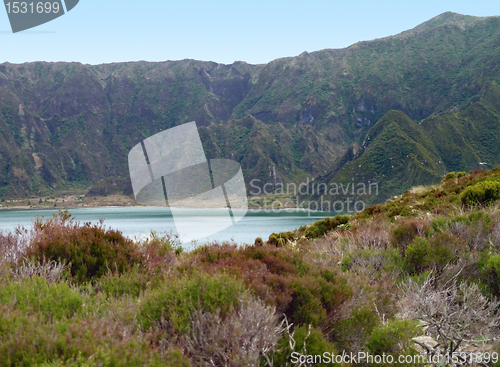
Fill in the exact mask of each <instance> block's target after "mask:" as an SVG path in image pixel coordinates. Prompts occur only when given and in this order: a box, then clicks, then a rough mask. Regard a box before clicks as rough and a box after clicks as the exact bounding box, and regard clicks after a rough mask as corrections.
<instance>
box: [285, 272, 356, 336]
mask: <svg viewBox="0 0 500 367" xmlns="http://www.w3.org/2000/svg"><path fill="white" fill-rule="evenodd" d="M290 285H291V288H292V289H293V295H292V302H291V304H290V307H289V309H288V310H287V312H286V313H287V314H288V315H289V316H290V317H291V320H292V322H293V323H294V325H309V324H311V325H313V326H320V325H322V324H324V323H325V322H327V320H328V317H327V316H328V315H329V314H331V313H333V312H334V311H335V310H337V309H338V307H339V306H340V305H341V304H342V303H343V302H345V301H346V300H347V299H349V298H350V297H351V295H352V290H351V288H350V287H349V286H348V285H347V282H346V281H345V279H344V278H342V277H340V276H339V275H337V274H333V273H332V272H330V271H323V272H321V273H320V274H310V275H307V276H301V277H295V278H293V279H292V280H291V282H290Z"/></svg>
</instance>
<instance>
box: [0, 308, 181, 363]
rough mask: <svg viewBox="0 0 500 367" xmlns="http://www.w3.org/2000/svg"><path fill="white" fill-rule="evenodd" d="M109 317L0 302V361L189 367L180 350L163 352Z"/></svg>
mask: <svg viewBox="0 0 500 367" xmlns="http://www.w3.org/2000/svg"><path fill="white" fill-rule="evenodd" d="M111 319H112V318H109V319H81V320H80V319H78V318H76V317H74V318H72V319H69V320H68V319H62V320H56V319H53V320H46V318H45V317H44V316H43V315H41V314H39V313H28V312H25V311H20V310H14V311H12V310H9V309H8V308H7V306H0V366H2V367H4V366H5V367H10V366H12V367H14V366H26V367H30V366H38V365H45V366H58V367H59V366H65V367H66V366H67V367H69V366H72V367H73V366H74V367H76V366H80V367H84V366H88V367H94V366H124V367H125V366H131V367H132V366H151V367H152V366H155V367H156V366H157V367H160V366H165V367H167V366H168V367H178V366H179V367H180V366H183V367H188V366H189V362H188V361H186V360H185V359H184V358H183V357H182V355H180V354H179V353H176V352H174V351H168V352H166V353H165V354H164V355H163V356H161V355H160V352H159V351H158V350H155V349H153V348H151V345H150V343H149V342H148V341H147V340H146V339H145V338H144V339H143V338H141V336H140V334H138V333H134V332H133V331H132V330H131V329H128V330H127V332H124V330H125V329H124V328H125V326H124V325H121V324H117V323H115V322H114V321H113V320H111Z"/></svg>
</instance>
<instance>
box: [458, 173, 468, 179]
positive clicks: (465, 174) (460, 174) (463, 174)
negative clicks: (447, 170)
mask: <svg viewBox="0 0 500 367" xmlns="http://www.w3.org/2000/svg"><path fill="white" fill-rule="evenodd" d="M464 176H467V173H466V172H457V177H458V178H460V177H464Z"/></svg>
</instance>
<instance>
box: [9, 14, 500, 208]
mask: <svg viewBox="0 0 500 367" xmlns="http://www.w3.org/2000/svg"><path fill="white" fill-rule="evenodd" d="M499 65H500V18H499V17H488V18H478V17H470V16H464V15H459V14H454V13H445V14H442V15H440V16H438V17H436V18H433V19H431V20H430V21H428V22H426V23H423V24H422V25H420V26H418V27H416V28H414V29H412V30H409V31H406V32H403V33H401V34H399V35H396V36H391V37H387V38H384V39H378V40H374V41H369V42H359V43H357V44H355V45H352V46H351V47H348V48H346V49H342V50H323V51H318V52H313V53H303V54H301V55H299V56H297V57H292V58H284V59H278V60H275V61H272V62H270V63H269V64H267V65H249V64H246V63H244V62H235V63H233V64H232V65H222V64H217V63H213V62H201V61H194V60H182V61H173V62H162V63H148V62H132V63H116V64H108V65H97V66H91V65H82V64H79V63H43V62H36V63H27V64H21V65H13V64H9V63H5V64H1V65H0V168H1V170H2V176H1V180H0V196H2V197H20V196H29V195H40V194H46V193H49V192H53V191H60V190H72V189H81V190H83V189H88V188H90V187H92V186H93V185H95V184H96V183H99V185H100V186H99V188H100V190H101V189H102V187H101V186H102V185H103V182H101V180H104V182H126V178H127V177H128V167H127V154H128V151H129V149H130V148H131V147H133V146H134V145H135V144H137V143H138V142H140V141H141V140H143V139H144V138H146V137H148V136H151V135H154V134H156V133H158V132H160V131H163V130H165V129H168V128H170V127H173V126H176V125H179V124H182V123H185V122H188V121H193V120H195V121H196V122H197V124H198V126H199V127H201V129H200V131H201V134H202V138H203V144H204V147H205V150H206V151H207V155H208V156H209V157H210V158H217V157H226V158H234V159H236V160H238V161H239V162H241V163H242V166H243V168H244V171H245V172H244V173H245V176H246V178H247V181H248V182H249V181H251V180H252V179H258V180H259V181H258V182H259V185H260V186H262V185H264V184H265V183H266V182H274V183H279V182H300V181H303V180H305V179H307V178H318V177H323V179H324V178H328V179H329V180H331V179H333V178H334V177H335V176H336V175H341V176H339V177H341V178H343V179H349V180H351V181H352V177H348V174H347V172H351V174H355V175H357V173H356V172H355V171H356V169H355V166H356V165H355V164H354V162H353V159H356V160H358V159H363V160H364V161H363V162H364V163H363V162H362V164H365V165H368V166H370V165H373V167H377V169H378V168H382V171H377V172H378V173H377V175H375V172H372V173H368V172H371V171H365V172H361V173H362V174H363V175H362V177H361V176H360V177H361V178H362V179H365V178H378V179H380V180H381V181H380V183H381V185H387V187H385V186H384V187H383V188H381V192H384V194H383V197H381V198H380V200H383V199H384V198H385V197H386V196H387V197H388V196H390V195H392V194H393V193H395V192H399V191H401V190H403V189H404V187H407V186H410V185H414V184H418V183H430V182H432V181H433V180H435V179H438V178H439V177H440V175H442V174H443V172H446V171H448V170H469V169H473V168H476V167H477V164H478V162H485V163H488V164H490V165H493V164H498V163H500V162H498V159H497V157H498V156H499V153H500V152H499V151H498V149H499V148H498V147H499V146H500V145H499V144H498V135H497V130H496V128H497V127H496V126H497V125H496V122H497V121H498V111H499V109H498V103H499V102H498V93H499V92H498V88H497V87H496V85H499V83H500V71H499V70H500V68H499ZM392 110H398V111H401V112H402V113H404V114H405V115H406V116H407V117H408V118H409V120H408V121H407V119H405V118H403V117H401V116H400V117H397V118H396V115H395V114H394V113H391V114H389V115H387V113H388V112H389V111H392ZM393 118H395V120H394V121H392V120H391V119H393ZM388 120H391V121H392V123H389V122H388ZM410 120H411V121H412V122H411V123H410ZM377 121H379V122H380V121H381V123H380V124H378V123H377ZM384 121H385V122H384ZM385 128H387V129H388V131H379V132H377V131H378V130H377V129H382V130H384V129H385ZM375 132H377V134H375ZM374 134H375V135H374ZM372 136H373V139H375V140H376V141H375V142H371V143H370V144H368V143H367V144H364V143H363V142H369V140H367V139H368V138H370V139H371V137H372ZM400 139H401V144H402V150H401V152H399V151H398V150H396V148H395V147H394V145H396V143H397V144H399V141H400ZM384 144H389V145H392V146H386V145H384ZM358 146H361V147H362V148H361V150H360V151H359V152H358V151H357V149H358V148H357V147H358ZM350 147H352V148H350ZM354 152H356V154H354ZM363 152H364V153H363ZM360 154H362V155H360ZM366 154H367V155H366ZM364 155H366V156H365V157H363V156H364ZM386 155H387V156H386ZM390 155H392V156H393V157H392V158H393V160H394V159H396V160H397V161H398V163H397V164H396V166H395V167H401V169H398V168H395V169H394V170H395V171H397V174H396V175H395V172H393V171H392V165H393V164H390V165H389V164H388V163H386V164H385V165H384V163H382V162H386V161H387V160H389V158H391V156H390ZM406 155H408V159H410V158H411V157H414V158H411V159H414V160H410V161H405V160H404V159H403V158H406ZM372 156H373V157H372ZM439 161H441V163H439ZM349 162H351V163H349ZM344 164H348V165H347V166H346V167H345V168H344V169H343V170H342V166H343V165H344ZM359 164H361V163H359V162H358V164H357V165H358V166H359ZM388 167H391V169H389V168H388ZM358 168H359V167H358ZM403 168H404V169H403ZM374 169H375V168H374ZM403 172H405V173H403ZM384 175H385V176H384ZM388 175H389V176H390V177H389V176H388ZM369 176H371V177H369ZM357 177H358V176H355V179H357ZM336 179H337V178H336ZM123 189H124V190H125V191H127V190H128V191H129V189H130V188H128V189H126V188H123Z"/></svg>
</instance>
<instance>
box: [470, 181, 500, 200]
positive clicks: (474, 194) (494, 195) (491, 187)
mask: <svg viewBox="0 0 500 367" xmlns="http://www.w3.org/2000/svg"><path fill="white" fill-rule="evenodd" d="M499 198H500V182H498V181H491V180H486V181H481V182H478V183H476V184H474V185H472V186H469V187H467V188H466V189H465V190H464V191H463V192H462V193H461V194H460V201H461V202H462V204H463V205H466V206H475V205H490V204H492V203H493V202H494V201H496V200H498V199H499Z"/></svg>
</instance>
